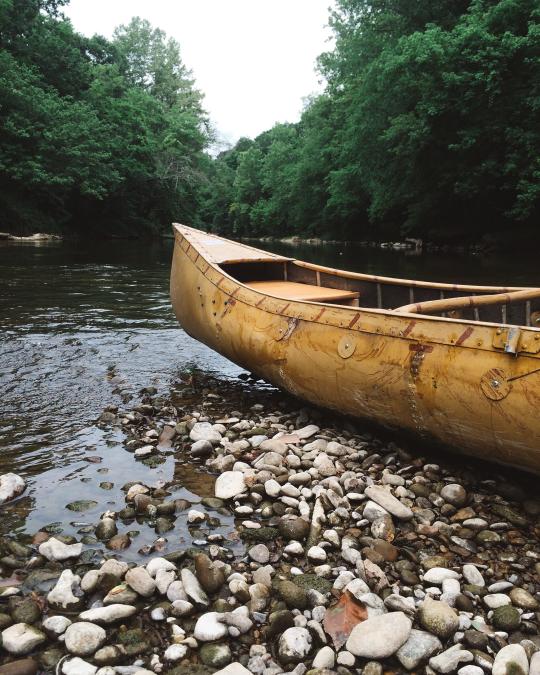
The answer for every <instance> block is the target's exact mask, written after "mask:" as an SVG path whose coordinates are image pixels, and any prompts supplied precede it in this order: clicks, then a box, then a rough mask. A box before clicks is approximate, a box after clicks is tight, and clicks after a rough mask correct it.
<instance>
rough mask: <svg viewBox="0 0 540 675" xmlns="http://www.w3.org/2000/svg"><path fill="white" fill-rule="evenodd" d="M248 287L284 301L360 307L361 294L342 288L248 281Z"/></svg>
mask: <svg viewBox="0 0 540 675" xmlns="http://www.w3.org/2000/svg"><path fill="white" fill-rule="evenodd" d="M245 283H246V286H249V287H250V288H253V289H254V290H256V291H259V293H264V294H267V295H273V296H274V297H278V298H283V299H284V300H307V301H309V302H328V303H331V304H336V305H351V306H354V307H357V306H358V299H359V298H360V293H358V292H356V291H344V290H342V289H340V288H327V287H326V286H313V285H311V284H299V283H296V282H294V281H277V280H273V279H272V280H268V281H246V282H245Z"/></svg>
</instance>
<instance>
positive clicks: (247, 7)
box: [64, 0, 333, 142]
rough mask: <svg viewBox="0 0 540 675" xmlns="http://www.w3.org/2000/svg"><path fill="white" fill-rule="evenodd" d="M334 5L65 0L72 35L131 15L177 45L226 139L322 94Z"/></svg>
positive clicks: (294, 111) (288, 0)
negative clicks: (318, 69)
mask: <svg viewBox="0 0 540 675" xmlns="http://www.w3.org/2000/svg"><path fill="white" fill-rule="evenodd" d="M332 2H333V0H71V3H70V4H69V5H68V6H67V7H66V8H64V12H65V14H66V15H67V16H68V17H69V18H70V19H71V20H72V22H73V25H74V26H75V28H76V30H78V31H79V32H81V33H84V34H85V35H93V34H94V33H99V34H100V35H104V36H105V37H110V36H111V35H112V33H113V31H114V29H115V27H116V26H118V25H119V24H125V23H128V22H129V20H130V19H131V17H133V16H140V17H141V18H143V19H148V20H149V21H150V23H152V25H153V26H155V27H157V28H162V29H163V30H165V31H166V32H167V34H168V35H171V36H172V37H174V38H176V40H178V42H179V43H180V47H181V53H182V59H183V61H184V63H185V64H186V66H187V67H188V68H190V69H191V70H193V74H194V77H195V79H196V82H197V87H198V88H199V89H200V90H201V91H202V92H203V93H204V94H205V101H204V104H205V108H206V110H207V111H208V112H209V113H210V116H211V119H212V121H213V123H214V125H215V127H216V128H217V130H218V132H219V134H220V135H221V136H222V137H223V138H224V139H226V140H228V141H232V142H234V141H236V140H238V138H239V137H240V136H251V137H253V136H256V135H257V134H259V133H260V132H262V131H264V130H266V129H269V128H271V127H272V126H273V125H274V124H275V123H276V122H295V121H297V120H298V118H299V116H300V112H301V110H302V105H303V103H302V99H303V98H304V97H306V96H308V95H310V94H312V93H314V92H317V91H320V90H321V85H320V83H319V76H318V75H317V74H316V73H315V59H316V58H317V56H318V55H319V54H320V53H321V52H323V51H326V50H328V49H329V48H330V43H329V42H328V41H327V40H328V38H329V36H330V31H329V29H328V28H327V27H326V26H327V23H328V9H329V7H330V6H331V5H332Z"/></svg>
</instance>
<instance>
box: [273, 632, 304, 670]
mask: <svg viewBox="0 0 540 675" xmlns="http://www.w3.org/2000/svg"><path fill="white" fill-rule="evenodd" d="M312 641H313V639H312V637H311V633H310V632H309V630H307V628H298V627H293V628H287V630H286V631H285V632H284V633H283V635H282V636H281V637H280V639H279V645H278V655H279V660H280V662H281V663H282V664H283V665H288V664H290V663H299V662H300V661H303V659H305V658H306V657H307V655H308V654H309V652H310V651H311V646H312Z"/></svg>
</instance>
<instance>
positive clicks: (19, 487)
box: [0, 473, 26, 504]
mask: <svg viewBox="0 0 540 675" xmlns="http://www.w3.org/2000/svg"><path fill="white" fill-rule="evenodd" d="M25 489H26V483H25V481H24V479H23V478H21V477H20V476H17V474H16V473H5V474H3V475H2V476H0V504H4V503H5V502H10V501H11V500H12V499H15V497H18V496H19V495H21V494H22V493H23V492H24V491H25Z"/></svg>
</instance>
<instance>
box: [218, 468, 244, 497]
mask: <svg viewBox="0 0 540 675" xmlns="http://www.w3.org/2000/svg"><path fill="white" fill-rule="evenodd" d="M245 489H246V484H245V480H244V474H243V473H242V472H241V471H225V472H224V473H222V474H221V475H220V476H218V477H217V480H216V484H215V488H214V490H215V495H216V497H218V499H233V497H237V496H238V495H239V494H241V493H242V492H244V491H245Z"/></svg>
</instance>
